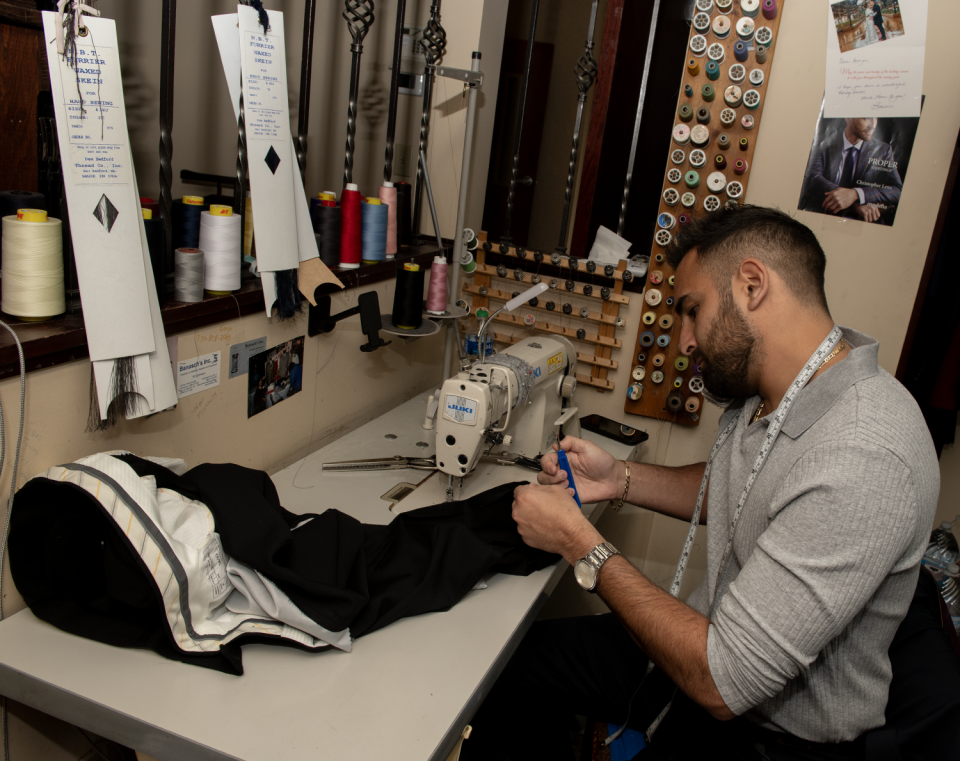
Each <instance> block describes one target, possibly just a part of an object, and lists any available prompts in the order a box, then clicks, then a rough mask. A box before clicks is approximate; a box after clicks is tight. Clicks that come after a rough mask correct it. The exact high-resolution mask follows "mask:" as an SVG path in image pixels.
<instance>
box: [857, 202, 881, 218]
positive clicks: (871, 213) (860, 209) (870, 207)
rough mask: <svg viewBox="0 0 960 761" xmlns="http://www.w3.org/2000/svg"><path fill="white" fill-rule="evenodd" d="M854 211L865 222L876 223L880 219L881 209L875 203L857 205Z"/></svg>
mask: <svg viewBox="0 0 960 761" xmlns="http://www.w3.org/2000/svg"><path fill="white" fill-rule="evenodd" d="M853 211H854V213H855V214H856V215H857V216H858V217H860V219H862V220H863V221H864V222H876V221H877V220H878V219H880V208H879V207H878V206H877V205H876V204H875V203H864V204H859V203H855V204H854V205H853Z"/></svg>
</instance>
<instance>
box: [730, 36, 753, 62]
mask: <svg viewBox="0 0 960 761" xmlns="http://www.w3.org/2000/svg"><path fill="white" fill-rule="evenodd" d="M749 54H750V50H749V48H747V43H745V42H744V41H743V40H737V43H736V44H735V45H734V46H733V57H734V58H736V59H737V60H738V61H739V62H740V63H743V62H744V61H746V60H747V56H748V55H749Z"/></svg>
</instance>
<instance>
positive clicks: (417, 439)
mask: <svg viewBox="0 0 960 761" xmlns="http://www.w3.org/2000/svg"><path fill="white" fill-rule="evenodd" d="M426 401H427V394H422V395H420V396H417V397H415V398H414V399H411V400H410V401H409V402H407V403H405V404H403V405H401V406H399V407H397V408H396V409H394V410H392V411H390V412H388V413H386V414H385V415H383V416H381V417H380V418H377V419H376V420H373V421H371V422H370V423H367V424H366V425H364V426H362V427H361V428H358V429H357V430H355V431H353V432H352V433H350V434H347V435H345V436H344V437H342V438H341V439H339V440H338V441H336V442H334V443H332V444H330V445H328V446H326V447H324V448H322V449H320V450H317V451H316V452H314V453H313V454H310V455H308V456H307V457H305V458H304V459H303V460H300V461H299V462H297V463H294V464H293V465H291V466H290V467H289V468H286V469H285V470H283V471H281V472H279V473H277V474H276V475H275V476H273V480H274V482H275V483H276V485H277V489H278V491H279V493H280V498H281V502H282V503H283V505H284V506H285V507H286V508H287V509H289V510H291V511H292V512H295V513H305V512H319V511H321V510H323V509H327V508H331V507H336V508H337V509H340V510H342V511H343V512H347V513H349V514H351V515H353V516H354V517H356V518H358V519H359V520H361V521H363V522H366V523H378V524H385V523H389V522H390V520H391V519H392V516H393V512H392V510H391V503H390V502H389V501H386V500H384V499H381V496H382V495H383V494H385V493H386V492H388V491H389V490H390V489H392V488H393V487H394V486H396V485H397V484H399V483H409V484H411V485H414V486H417V485H418V484H419V486H418V487H417V488H416V490H415V491H414V492H413V493H411V494H409V495H408V496H407V497H406V498H405V499H404V500H402V501H401V502H399V503H397V504H396V505H394V507H393V509H394V510H407V509H413V508H415V507H421V506H423V505H430V504H436V503H438V502H442V501H443V500H444V498H445V488H446V480H445V477H444V478H443V480H442V481H441V478H440V474H438V473H437V472H435V471H432V472H431V471H418V470H395V471H387V472H378V473H371V472H364V473H334V472H323V471H322V470H321V468H320V465H321V463H323V462H330V461H337V460H347V459H351V458H370V457H379V456H391V455H394V454H403V455H408V456H429V455H432V454H433V453H434V439H435V432H434V431H427V430H424V429H423V428H422V426H421V424H422V422H423V416H424V411H425V409H426ZM584 437H585V438H589V439H591V440H593V441H596V442H597V443H598V444H601V445H602V446H603V447H604V448H605V449H607V450H608V451H610V452H611V453H612V454H614V456H616V457H618V458H619V459H626V458H628V457H630V456H632V454H633V452H634V448H632V447H628V446H626V445H622V444H618V443H617V442H615V441H613V440H611V439H606V438H602V437H599V436H595V435H594V434H590V433H584ZM418 444H421V445H422V444H425V445H426V446H420V445H418ZM532 478H533V472H532V471H529V470H522V469H519V468H515V467H505V466H499V465H482V466H480V467H478V469H477V471H476V472H474V473H473V474H471V475H470V476H468V477H467V478H466V479H465V481H464V486H463V492H462V494H460V493H459V492H458V494H457V495H456V496H457V498H460V497H461V496H462V497H469V496H471V495H472V494H476V493H479V492H481V491H484V490H486V489H489V488H492V487H493V486H496V485H498V484H501V483H507V482H510V481H516V480H527V479H532ZM591 509H592V514H591V519H592V520H594V521H595V520H596V518H597V517H598V516H599V513H600V512H601V509H602V506H598V507H591V506H585V510H587V511H590V510H591ZM566 568H567V566H566V564H565V563H560V564H559V565H558V566H554V567H551V568H546V569H543V570H541V571H538V572H537V573H534V574H532V575H530V576H528V577H526V578H520V577H513V576H505V575H502V574H498V575H495V576H493V577H492V578H490V579H488V580H487V584H488V586H487V588H486V589H479V590H474V591H471V592H470V593H469V594H468V595H467V596H466V597H465V598H464V599H463V600H462V601H461V602H460V603H458V604H457V605H456V606H454V608H453V609H452V610H450V611H447V612H445V613H430V614H426V615H421V616H416V617H413V618H406V619H402V620H400V621H398V622H396V623H394V624H392V625H390V626H388V627H386V628H384V629H381V630H379V631H377V632H374V633H372V634H369V635H367V636H365V637H362V638H360V639H358V640H356V641H355V643H354V647H353V652H351V653H343V652H340V651H337V650H329V651H325V652H322V653H319V654H318V653H306V652H301V651H298V650H293V649H289V648H283V647H271V646H268V645H246V646H244V647H243V665H244V674H243V676H240V677H237V676H230V675H227V674H222V673H219V672H215V671H209V670H207V669H202V668H198V667H196V666H189V665H186V664H182V663H177V662H174V661H169V660H166V659H164V658H162V657H161V656H159V655H157V654H155V653H153V652H150V651H145V650H129V649H122V648H115V647H111V646H108V645H104V644H101V643H99V642H94V641H92V640H87V639H83V638H81V637H76V636H73V635H71V634H67V633H65V632H62V631H60V630H59V629H56V628H55V627H53V626H51V625H49V624H47V623H45V622H43V621H40V620H39V619H37V618H36V617H35V616H34V615H33V614H32V613H31V612H30V611H29V610H24V611H21V612H20V613H17V614H16V615H13V616H11V617H10V618H8V619H6V620H4V621H2V622H0V693H2V694H4V695H6V696H7V697H10V698H12V699H14V700H18V701H20V702H22V703H25V704H27V705H30V706H33V707H34V708H37V709H39V710H41V711H44V712H45V713H49V714H52V715H54V716H57V717H59V718H62V719H64V720H66V721H68V722H70V723H73V724H76V725H78V726H81V727H84V728H86V729H89V730H92V731H94V732H97V733H98V734H101V735H103V736H105V737H109V738H111V739H114V740H116V741H118V742H121V743H123V744H124V745H127V746H128V747H132V748H136V749H137V750H140V751H142V752H144V753H147V754H149V755H151V756H154V757H156V758H157V759H160V761H167V759H169V760H170V761H173V759H257V760H260V759H281V758H282V759H285V760H287V759H289V760H295V759H315V758H318V757H321V756H322V757H324V758H390V759H397V760H402V759H416V760H417V761H423V759H444V758H446V756H447V754H448V753H449V751H450V750H451V749H452V747H453V745H454V743H455V742H456V739H457V738H458V737H459V735H460V732H461V731H462V729H463V727H464V726H465V725H466V724H467V723H468V722H469V720H470V718H471V717H472V715H473V713H474V711H475V710H476V708H477V706H478V705H479V703H480V702H481V701H482V699H483V697H484V696H485V695H486V693H487V692H488V691H489V688H490V687H491V686H492V684H493V682H494V681H495V679H496V677H497V676H498V675H499V673H500V671H501V670H502V668H503V666H504V665H505V664H506V661H507V660H508V659H509V656H510V655H511V654H512V652H513V651H514V650H515V649H516V646H517V645H518V644H519V641H520V639H521V638H522V636H523V634H524V633H525V632H526V630H527V628H529V626H530V624H531V623H532V622H533V620H535V618H536V615H537V613H538V612H539V610H540V608H541V607H542V605H543V602H545V600H546V597H547V595H548V594H549V592H550V591H551V590H552V588H553V586H554V585H555V584H556V582H557V581H558V580H559V578H560V575H561V574H562V573H563V571H564V570H566Z"/></svg>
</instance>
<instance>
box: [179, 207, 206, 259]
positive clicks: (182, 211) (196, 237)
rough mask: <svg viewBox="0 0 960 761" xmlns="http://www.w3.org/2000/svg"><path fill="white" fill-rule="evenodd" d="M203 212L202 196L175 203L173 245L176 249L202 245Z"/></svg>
mask: <svg viewBox="0 0 960 761" xmlns="http://www.w3.org/2000/svg"><path fill="white" fill-rule="evenodd" d="M203 210H204V203H203V198H202V197H201V196H184V197H183V198H181V199H180V200H179V201H174V202H173V245H174V246H175V247H176V248H184V247H186V248H196V247H197V246H198V245H200V214H201V213H202V212H203Z"/></svg>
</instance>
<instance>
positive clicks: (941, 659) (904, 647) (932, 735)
mask: <svg viewBox="0 0 960 761" xmlns="http://www.w3.org/2000/svg"><path fill="white" fill-rule="evenodd" d="M944 624H946V626H950V627H952V624H951V622H950V619H949V618H948V619H947V620H946V621H945V622H944V620H943V618H942V615H941V609H940V592H939V591H938V590H937V583H936V582H935V581H934V580H933V576H931V575H930V573H929V572H928V571H927V570H926V569H922V568H921V569H920V577H919V579H918V580H917V590H916V592H915V593H914V596H913V601H912V602H911V603H910V609H909V610H908V611H907V616H906V618H904V620H903V623H902V624H901V625H900V628H899V629H897V633H896V635H895V636H894V638H893V642H892V643H891V644H890V651H889V654H890V665H891V666H892V667H893V679H892V680H891V682H890V697H889V700H888V702H887V710H886V714H885V715H886V725H885V726H883V727H880V728H879V729H875V730H872V731H870V732H868V733H867V734H866V737H865V739H866V744H867V758H868V759H870V760H871V761H873V759H876V760H877V761H887V759H890V761H913V760H914V759H916V760H917V761H919V760H920V759H931V758H944V759H945V758H951V759H958V758H960V658H957V655H956V653H955V652H954V650H953V647H952V644H951V642H950V638H949V636H948V633H947V631H946V630H945V627H944Z"/></svg>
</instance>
